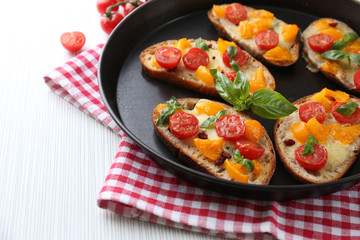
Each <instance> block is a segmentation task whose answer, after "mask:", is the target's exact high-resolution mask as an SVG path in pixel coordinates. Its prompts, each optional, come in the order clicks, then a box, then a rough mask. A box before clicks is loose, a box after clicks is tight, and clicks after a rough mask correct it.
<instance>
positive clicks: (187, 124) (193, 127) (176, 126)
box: [169, 111, 199, 139]
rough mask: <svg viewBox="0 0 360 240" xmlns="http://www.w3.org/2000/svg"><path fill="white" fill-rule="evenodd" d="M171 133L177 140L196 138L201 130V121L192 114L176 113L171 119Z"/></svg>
mask: <svg viewBox="0 0 360 240" xmlns="http://www.w3.org/2000/svg"><path fill="white" fill-rule="evenodd" d="M169 127H170V131H171V133H172V134H173V135H174V136H175V137H177V138H181V139H182V138H188V137H192V136H194V135H195V134H196V133H197V132H198V130H199V120H198V119H197V118H196V117H195V116H194V115H193V114H190V113H186V112H182V111H179V112H176V113H174V114H173V115H171V116H170V118H169Z"/></svg>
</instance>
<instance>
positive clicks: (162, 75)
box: [139, 39, 275, 98]
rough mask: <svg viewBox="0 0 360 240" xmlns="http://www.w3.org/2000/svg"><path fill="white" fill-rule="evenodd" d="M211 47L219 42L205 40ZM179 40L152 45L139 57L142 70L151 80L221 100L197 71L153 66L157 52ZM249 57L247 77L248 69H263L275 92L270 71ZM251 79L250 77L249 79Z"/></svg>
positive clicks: (269, 85) (246, 66)
mask: <svg viewBox="0 0 360 240" xmlns="http://www.w3.org/2000/svg"><path fill="white" fill-rule="evenodd" d="M188 41H189V42H190V43H191V44H195V41H196V40H195V39H188ZM203 41H205V42H206V43H207V44H208V45H209V46H212V47H213V48H216V46H217V42H216V41H213V40H204V39H203ZM176 42H177V40H167V41H164V42H160V43H157V44H155V45H152V46H150V47H148V48H146V49H145V50H143V51H142V52H141V54H140V56H139V58H140V62H141V65H142V69H143V71H144V73H145V74H146V75H148V76H149V77H151V78H154V79H157V80H162V81H165V82H168V83H170V84H173V85H176V86H178V87H181V88H186V89H189V90H192V91H195V92H198V93H202V94H205V95H207V96H211V97H216V98H220V96H219V94H218V92H217V90H216V88H215V85H214V84H211V85H207V84H205V83H204V82H202V81H201V80H200V79H198V78H197V77H195V71H187V70H186V71H184V69H183V68H180V67H177V68H175V69H172V70H167V69H165V68H157V67H154V66H152V65H151V63H152V61H153V56H154V55H155V53H156V51H157V50H158V49H159V48H161V47H164V46H174V44H175V43H176ZM245 54H246V55H247V56H248V60H247V63H246V64H245V65H244V66H243V67H242V68H241V69H242V70H243V71H244V74H245V75H246V69H248V68H250V67H251V68H256V69H259V68H261V69H263V72H264V75H265V78H266V88H267V89H271V90H274V89H275V79H274V77H273V76H272V75H271V73H270V71H269V70H268V69H267V68H266V67H265V66H264V65H263V64H262V63H260V62H259V61H257V60H256V59H255V58H253V57H252V56H251V55H249V54H248V53H246V52H245ZM248 78H249V77H248Z"/></svg>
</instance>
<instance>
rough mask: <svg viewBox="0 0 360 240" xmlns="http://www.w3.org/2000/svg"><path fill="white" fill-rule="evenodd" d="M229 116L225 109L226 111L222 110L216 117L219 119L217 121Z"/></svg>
mask: <svg viewBox="0 0 360 240" xmlns="http://www.w3.org/2000/svg"><path fill="white" fill-rule="evenodd" d="M226 114H227V110H226V109H225V110H220V111H218V112H217V113H216V115H215V117H216V118H217V119H219V118H221V117H222V116H225V115H226Z"/></svg>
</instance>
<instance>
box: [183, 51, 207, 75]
mask: <svg viewBox="0 0 360 240" xmlns="http://www.w3.org/2000/svg"><path fill="white" fill-rule="evenodd" d="M183 62H184V65H185V67H186V68H187V69H189V70H196V69H198V67H200V66H205V67H207V65H208V64H209V55H208V54H207V52H206V51H205V50H202V49H200V48H191V49H190V50H189V51H188V52H187V53H186V54H184V56H183Z"/></svg>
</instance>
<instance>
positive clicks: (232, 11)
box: [225, 3, 247, 25]
mask: <svg viewBox="0 0 360 240" xmlns="http://www.w3.org/2000/svg"><path fill="white" fill-rule="evenodd" d="M225 16H226V18H227V19H228V20H229V21H230V22H232V23H234V24H236V25H238V24H239V22H241V21H243V20H246V18H247V10H246V8H245V7H244V6H243V5H241V4H240V3H235V4H231V5H229V6H228V7H226V9H225Z"/></svg>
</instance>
